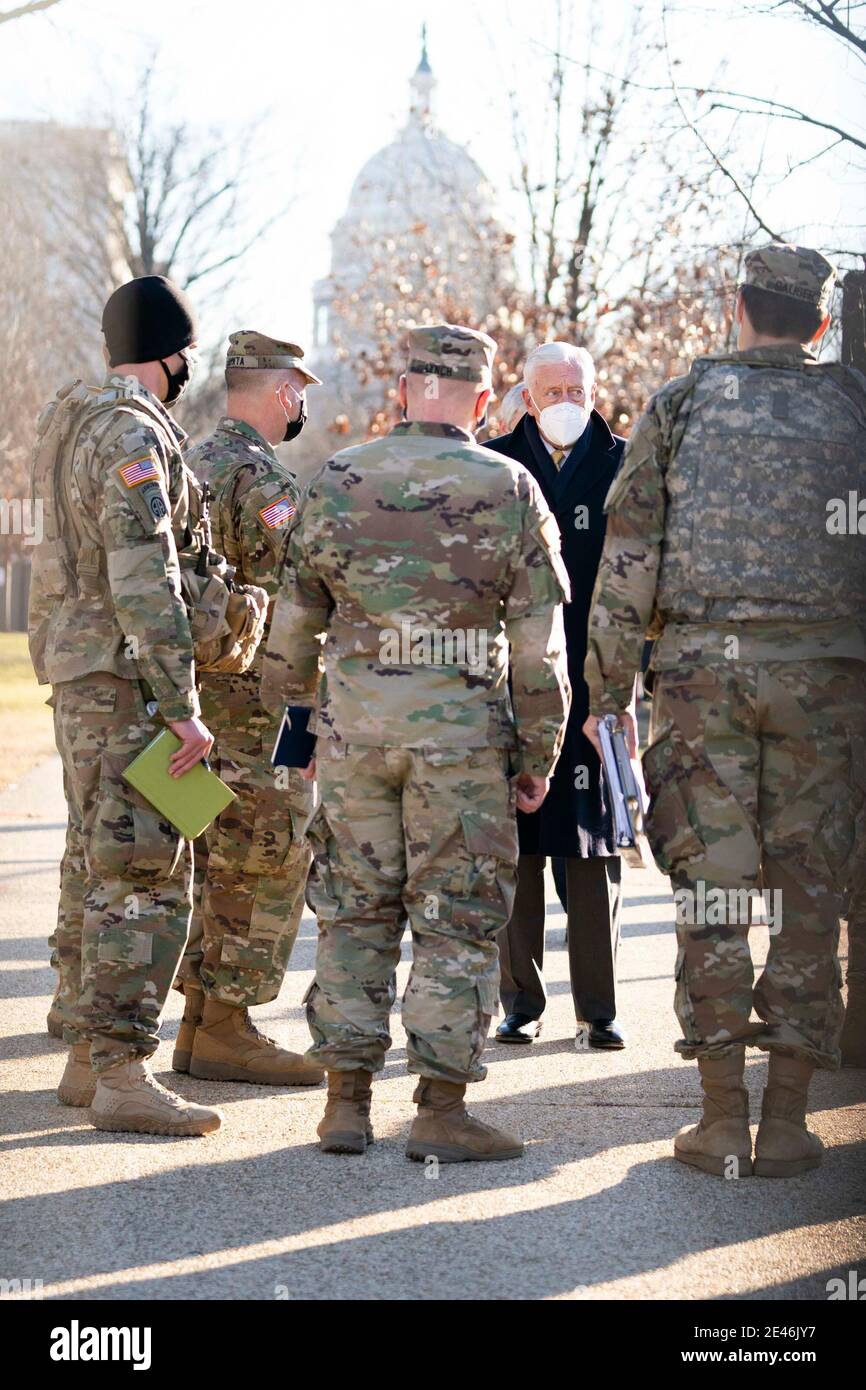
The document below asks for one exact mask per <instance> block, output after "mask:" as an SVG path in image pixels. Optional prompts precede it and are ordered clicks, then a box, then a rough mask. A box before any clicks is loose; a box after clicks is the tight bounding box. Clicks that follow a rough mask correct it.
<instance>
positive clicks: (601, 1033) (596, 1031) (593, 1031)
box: [589, 1018, 625, 1051]
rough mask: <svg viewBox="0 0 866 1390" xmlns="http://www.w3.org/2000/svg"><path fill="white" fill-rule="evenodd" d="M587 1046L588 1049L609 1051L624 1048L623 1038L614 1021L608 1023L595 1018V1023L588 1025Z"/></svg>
mask: <svg viewBox="0 0 866 1390" xmlns="http://www.w3.org/2000/svg"><path fill="white" fill-rule="evenodd" d="M589 1045H590V1047H606V1048H607V1049H608V1050H609V1051H614V1050H618V1049H619V1048H621V1047H625V1038H624V1037H623V1035H622V1033H621V1031H620V1029H619V1027H618V1026H617V1023H616V1020H615V1019H611V1020H610V1021H609V1022H608V1021H607V1020H605V1019H602V1018H597V1019H596V1021H595V1023H591V1024H590V1025H589Z"/></svg>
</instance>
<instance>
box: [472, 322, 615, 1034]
mask: <svg viewBox="0 0 866 1390" xmlns="http://www.w3.org/2000/svg"><path fill="white" fill-rule="evenodd" d="M524 378H525V385H524V390H523V398H524V403H525V405H526V414H525V415H524V416H523V418H522V419H521V420H520V421H519V423H518V424H517V425H516V427H515V428H514V429H513V430H512V431H511V432H510V433H509V434H503V435H500V436H499V437H498V438H497V439H491V440H490V441H489V442H488V444H487V447H488V448H489V449H495V450H496V451H497V452H498V453H501V454H505V455H506V456H507V457H508V458H512V459H516V460H517V462H518V463H522V464H523V465H524V467H525V468H527V469H528V470H529V472H530V473H531V474H532V476H533V478H534V479H535V481H536V482H537V483H538V485H539V487H540V488H541V491H542V492H543V494H544V496H545V498H546V500H547V503H548V505H549V507H550V509H551V511H552V512H553V514H554V516H555V517H556V519H557V521H558V523H559V529H560V532H561V533H562V557H563V560H564V561H565V567H566V569H567V570H568V575H569V578H570V580H571V602H570V603H569V604H567V605H566V607H565V634H566V645H567V650H568V674H569V679H570V681H571V688H572V703H571V713H570V715H569V719H568V728H567V731H566V736H565V743H564V746H563V750H562V754H561V756H560V759H559V762H558V764H557V766H556V770H555V772H554V775H553V781H552V784H551V788H550V791H549V793H548V796H547V798H546V800H545V802H544V805H543V806H542V807H541V809H540V810H539V811H536V812H534V813H533V814H532V815H524V814H523V813H522V812H518V816H517V821H518V830H519V835H520V860H519V865H518V885H517V896H516V900H515V904H514V913H513V915H512V918H511V921H510V923H509V925H508V927H507V928H506V929H505V930H504V931H502V932H501V933H500V935H499V951H500V967H501V974H502V980H501V995H502V1004H503V1008H504V1010H505V1014H506V1017H505V1021H504V1022H503V1023H502V1024H500V1026H499V1028H498V1029H497V1031H496V1038H497V1040H498V1041H499V1042H514V1043H529V1042H532V1041H533V1040H534V1039H535V1038H536V1037H537V1036H538V1034H539V1032H540V1030H541V1024H540V1019H541V1015H542V1013H543V1011H544V1006H545V1003H546V999H547V994H546V990H545V985H544V977H543V974H542V966H543V961H544V923H545V895H544V866H545V860H546V859H547V858H553V859H558V860H562V861H563V862H562V863H561V864H558V865H557V869H558V870H559V873H558V875H557V877H558V879H559V881H560V885H561V882H562V879H563V877H564V879H565V888H566V910H567V921H568V958H569V970H570V976H571V991H572V996H573V998H574V1007H575V1013H576V1017H577V1022H578V1025H579V1026H578V1033H577V1042H578V1046H581V1045H585V1044H586V1043H587V1042H588V1044H589V1046H591V1047H604V1048H618V1047H622V1046H624V1039H623V1036H622V1032H621V1030H620V1028H619V1027H618V1025H617V1023H616V959H617V949H618V946H619V914H620V897H621V882H620V860H619V858H618V856H617V854H616V851H615V848H614V841H613V830H612V824H611V816H610V812H609V808H608V805H607V798H606V792H605V788H604V783H603V777H602V771H601V764H600V762H599V759H598V755H597V754H596V752H595V749H594V748H593V747H592V745H591V744H590V743H589V741H588V739H587V738H586V737H585V735H584V733H583V729H582V726H583V723H584V720H585V719H586V717H587V714H588V713H589V700H588V692H587V687H586V684H585V682H584V679H583V663H584V658H585V656H586V632H587V620H588V617H589V610H590V603H591V599H592V591H593V586H594V584H595V576H596V571H597V569H598V564H599V560H600V557H601V551H602V546H603V544H604V534H605V515H604V501H605V497H606V496H607V492H608V489H609V487H610V485H611V483H612V481H613V478H614V475H615V473H616V471H617V468H618V466H619V461H620V458H621V457H622V451H623V448H624V446H625V440H624V439H621V438H619V437H618V436H617V435H614V434H612V433H611V431H610V429H609V428H608V426H607V424H606V423H605V421H604V419H603V418H602V416H601V415H600V414H599V413H598V411H597V410H595V409H594V402H595V391H596V383H595V368H594V365H593V361H592V358H591V357H590V355H589V353H588V352H587V351H586V350H585V349H584V348H579V347H575V346H573V345H572V344H570V343H545V344H544V345H543V346H542V347H538V348H535V349H534V351H533V352H531V353H530V355H529V357H528V358H527V362H526V368H525V372H524ZM563 870H564V874H563Z"/></svg>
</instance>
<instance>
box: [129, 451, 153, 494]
mask: <svg viewBox="0 0 866 1390" xmlns="http://www.w3.org/2000/svg"><path fill="white" fill-rule="evenodd" d="M120 476H121V478H122V479H123V481H124V482H125V483H126V486H127V487H138V485H139V483H146V482H147V481H148V480H149V479H150V478H158V477H159V469H158V468H157V466H156V459H155V458H154V457H153V455H152V454H142V456H141V458H139V459H132V461H131V462H130V463H125V464H124V465H123V467H122V468H121V469H120Z"/></svg>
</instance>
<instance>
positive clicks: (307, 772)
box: [300, 758, 316, 782]
mask: <svg viewBox="0 0 866 1390" xmlns="http://www.w3.org/2000/svg"><path fill="white" fill-rule="evenodd" d="M300 773H301V776H302V777H303V779H304V781H305V782H315V780H316V760H315V758H311V759H310V761H309V762H308V763H307V766H306V767H302V768H301V769H300Z"/></svg>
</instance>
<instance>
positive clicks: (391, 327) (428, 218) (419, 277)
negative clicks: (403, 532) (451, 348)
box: [313, 26, 514, 424]
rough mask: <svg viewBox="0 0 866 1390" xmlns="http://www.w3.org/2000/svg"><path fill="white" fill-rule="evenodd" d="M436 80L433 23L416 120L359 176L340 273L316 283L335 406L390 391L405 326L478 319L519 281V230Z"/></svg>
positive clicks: (335, 262)
mask: <svg viewBox="0 0 866 1390" xmlns="http://www.w3.org/2000/svg"><path fill="white" fill-rule="evenodd" d="M435 86H436V82H435V79H434V77H433V73H432V70H431V67H430V63H429V60H428V57H427V43H426V26H425V31H423V32H422V51H421V60H420V62H419V64H418V67H417V69H416V71H415V73H414V75H413V77H412V78H411V82H410V106H409V116H408V120H407V121H406V124H405V125H404V126H403V128H402V130H401V131H400V132H399V134H398V135H397V138H396V139H395V140H393V141H392V142H391V144H389V145H386V146H385V147H384V149H381V150H379V151H378V153H376V154H374V155H373V156H372V157H371V158H370V159H368V160H367V162H366V164H365V165H364V166H363V168H362V169H361V171H360V173H359V174H358V176H357V177H356V179H355V181H354V183H353V185H352V191H351V193H350V195H349V202H348V206H347V208H346V211H345V213H344V214H343V216H342V217H341V218H340V220H339V221H338V222H337V224H336V226H335V227H334V229H333V231H332V233H331V271H330V274H329V275H328V276H326V277H325V278H324V279H322V280H319V281H317V282H316V284H315V286H314V327H313V350H314V360H315V362H316V364H317V366H316V370H317V371H318V373H319V375H320V376H322V377H323V378H324V379H325V383H326V388H327V389H326V393H325V394H326V395H327V397H328V401H327V409H328V412H329V414H330V413H333V412H334V411H335V410H336V411H338V412H339V410H340V409H344V410H345V409H347V408H348V407H349V406H350V405H352V404H354V405H358V404H360V403H361V402H363V401H364V400H365V399H369V398H370V395H371V393H370V391H368V389H367V388H368V387H369V385H370V383H372V382H376V383H377V384H378V386H379V395H380V397H381V380H382V375H383V370H384V371H385V373H386V374H387V369H388V368H389V367H390V353H391V352H398V351H399V342H400V339H401V336H402V333H401V330H403V329H405V328H406V327H407V326H409V325H410V324H413V323H417V322H422V321H425V320H429V321H441V320H442V319H444V318H449V317H452V316H454V315H455V314H457V315H461V314H462V316H464V317H465V316H467V315H471V316H472V317H473V318H474V319H475V320H476V321H479V320H480V319H482V318H484V317H485V316H489V315H490V314H491V313H495V312H496V309H497V306H498V304H499V302H500V299H501V293H502V287H503V286H506V285H512V284H513V283H514V270H513V265H512V257H511V242H512V238H511V237H510V236H509V235H508V234H507V233H506V232H505V231H504V230H503V228H502V227H501V225H500V224H499V222H498V221H497V220H496V217H495V215H494V212H493V208H494V201H495V200H494V195H493V190H492V188H491V187H490V185H489V184H488V182H487V180H486V179H485V176H484V173H483V171H482V169H481V168H480V167H479V165H478V164H477V163H476V162H475V160H474V159H473V158H472V156H471V155H470V154H468V152H467V151H466V150H465V149H464V148H463V147H462V146H461V145H458V144H456V143H455V142H454V141H453V140H450V139H449V138H448V137H447V136H446V135H444V134H443V133H442V131H441V130H439V128H438V127H437V125H436V123H435V120H434V110H433V97H434V89H435ZM383 352H384V353H385V355H386V358H387V361H385V362H383V360H382V359H383ZM397 360H398V359H395V374H394V375H395V376H396V374H397V373H398V372H399V370H400V367H401V366H402V363H400V364H399V365H397ZM392 380H393V378H392ZM373 394H375V392H373ZM354 423H355V422H353V424H354Z"/></svg>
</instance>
